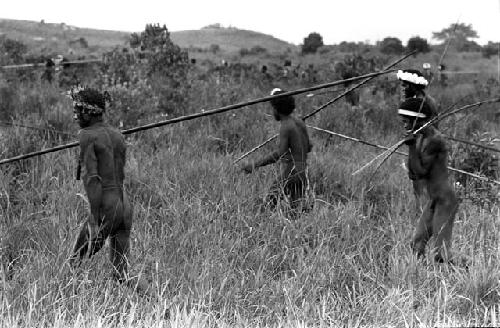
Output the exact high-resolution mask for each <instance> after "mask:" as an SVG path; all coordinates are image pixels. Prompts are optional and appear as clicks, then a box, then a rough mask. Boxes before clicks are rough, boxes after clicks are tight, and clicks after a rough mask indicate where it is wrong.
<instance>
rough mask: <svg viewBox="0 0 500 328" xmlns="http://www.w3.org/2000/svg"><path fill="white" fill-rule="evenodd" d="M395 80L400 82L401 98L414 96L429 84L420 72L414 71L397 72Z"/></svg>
mask: <svg viewBox="0 0 500 328" xmlns="http://www.w3.org/2000/svg"><path fill="white" fill-rule="evenodd" d="M397 78H398V80H400V81H401V90H402V93H403V98H411V97H414V96H416V94H417V93H418V92H420V91H423V90H424V89H425V87H426V86H427V85H428V84H429V82H428V81H427V80H426V79H425V77H424V75H423V74H422V72H420V71H419V70H416V69H405V70H402V71H401V70H399V71H398V73H397Z"/></svg>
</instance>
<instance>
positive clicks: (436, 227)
mask: <svg viewBox="0 0 500 328" xmlns="http://www.w3.org/2000/svg"><path fill="white" fill-rule="evenodd" d="M457 209H458V205H457V203H456V201H454V202H451V203H449V204H438V205H436V210H435V213H434V216H433V219H432V230H433V234H434V235H435V236H436V240H435V245H434V247H435V251H436V255H435V260H436V262H439V263H443V262H448V261H449V259H450V258H451V254H450V252H451V234H452V229H453V221H454V220H455V214H456V212H457Z"/></svg>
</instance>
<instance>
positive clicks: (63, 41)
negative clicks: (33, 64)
mask: <svg viewBox="0 0 500 328" xmlns="http://www.w3.org/2000/svg"><path fill="white" fill-rule="evenodd" d="M167 27H168V26H167ZM130 33H131V32H123V31H108V30H96V29H89V28H80V27H75V26H70V25H66V24H64V23H44V22H34V21H25V20H12V19H1V18H0V35H6V36H7V37H9V38H12V39H16V40H18V41H21V42H23V43H25V44H26V45H28V47H29V49H30V50H31V51H32V52H36V53H40V52H41V53H54V52H59V53H68V52H70V51H74V52H75V53H78V54H85V53H99V52H101V51H105V50H107V49H110V48H113V47H115V46H121V45H125V44H126V43H127V40H128V37H129V35H130ZM80 38H84V39H85V41H86V43H87V45H88V47H87V46H85V44H82V43H80V42H79V39H80ZM171 38H172V40H173V41H174V43H176V44H178V45H179V46H181V47H183V48H189V47H194V48H203V49H206V48H209V47H210V46H211V45H214V44H216V45H218V46H219V47H220V49H221V50H223V51H229V52H233V51H239V50H240V49H241V48H247V49H250V48H252V47H254V46H260V47H263V48H266V49H267V50H268V51H269V52H283V51H286V50H287V48H290V49H292V50H294V49H295V48H296V47H297V46H295V45H293V44H290V43H287V42H285V41H283V40H280V39H277V38H275V37H273V36H271V35H267V34H263V33H258V32H253V31H248V30H240V29H237V28H232V27H230V28H223V27H221V28H203V29H201V30H191V31H178V32H171Z"/></svg>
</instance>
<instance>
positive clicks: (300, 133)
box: [242, 88, 312, 210]
mask: <svg viewBox="0 0 500 328" xmlns="http://www.w3.org/2000/svg"><path fill="white" fill-rule="evenodd" d="M284 92H285V91H283V90H281V89H279V88H275V89H273V90H272V91H271V95H273V96H274V95H279V94H282V93H284ZM271 105H272V108H273V115H274V118H275V119H276V120H277V121H279V122H280V132H279V146H278V149H277V150H276V151H274V152H272V153H271V154H269V155H267V156H265V157H264V158H262V159H260V160H258V161H256V162H251V163H247V164H246V165H244V166H243V168H242V169H243V171H244V172H246V173H251V172H253V171H254V170H255V169H256V168H258V167H261V166H266V165H269V164H272V163H275V162H279V164H280V173H279V177H278V178H277V179H276V180H275V182H274V183H273V184H272V187H271V190H270V193H269V195H268V196H267V201H266V202H267V203H269V204H270V205H271V207H272V208H274V207H275V206H276V205H277V204H278V201H279V200H280V199H282V198H283V196H285V197H286V198H288V200H289V202H290V207H291V208H292V209H293V210H296V209H299V207H301V205H303V200H304V198H305V194H306V189H307V175H306V171H307V154H308V153H309V152H310V151H311V149H312V146H311V142H310V140H309V135H308V133H307V129H306V126H305V124H304V122H303V121H302V120H300V119H298V118H296V117H295V116H293V115H292V113H293V111H294V110H295V99H294V98H293V97H292V96H283V97H280V98H276V99H273V100H271Z"/></svg>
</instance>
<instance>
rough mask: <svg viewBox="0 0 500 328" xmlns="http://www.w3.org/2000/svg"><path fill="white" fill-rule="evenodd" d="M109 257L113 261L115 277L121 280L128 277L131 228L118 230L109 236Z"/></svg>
mask: <svg viewBox="0 0 500 328" xmlns="http://www.w3.org/2000/svg"><path fill="white" fill-rule="evenodd" d="M109 241H110V243H109V246H110V250H109V257H110V259H111V262H112V263H113V267H114V270H115V271H114V273H113V277H114V278H115V279H116V280H118V281H119V282H121V283H122V282H124V281H126V280H127V279H128V262H127V256H128V251H129V247H130V230H118V231H116V232H114V233H113V235H111V236H110V238H109Z"/></svg>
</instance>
